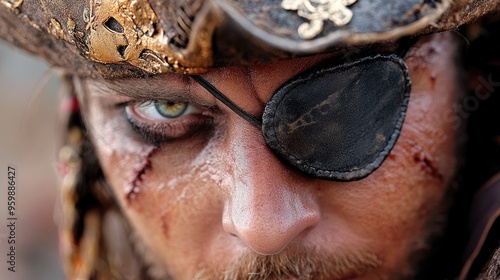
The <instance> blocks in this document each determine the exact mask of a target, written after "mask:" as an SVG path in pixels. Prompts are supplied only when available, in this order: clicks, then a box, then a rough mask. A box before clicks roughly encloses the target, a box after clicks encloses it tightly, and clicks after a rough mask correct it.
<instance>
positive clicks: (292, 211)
mask: <svg viewBox="0 0 500 280" xmlns="http://www.w3.org/2000/svg"><path fill="white" fill-rule="evenodd" d="M242 122H243V123H242ZM231 131H232V132H231V133H230V136H228V141H227V143H229V144H228V151H229V152H230V153H232V155H231V156H230V158H233V159H234V161H233V176H234V177H233V185H232V186H231V187H230V190H229V198H228V199H227V201H226V203H225V206H224V212H223V226H224V229H225V230H226V231H227V232H228V233H231V234H232V235H235V236H237V237H238V238H240V239H241V240H242V241H243V242H244V243H245V244H246V245H247V246H248V247H250V248H251V249H252V250H254V251H255V252H257V253H260V254H266V255H268V254H275V253H278V252H280V251H281V250H282V249H283V248H285V247H286V246H287V245H288V244H290V243H291V242H292V241H294V240H295V239H297V238H300V237H301V236H302V235H305V234H306V232H308V230H309V229H311V228H313V227H314V226H315V225H316V224H317V223H318V221H319V218H320V211H319V206H318V204H317V201H316V199H315V197H314V195H313V192H312V189H311V188H310V187H308V186H306V185H307V181H309V180H310V179H305V178H303V177H302V176H300V175H297V174H295V172H293V171H291V170H290V169H289V167H287V166H285V165H283V164H282V163H281V162H280V161H279V159H277V158H276V156H275V155H274V154H273V153H272V152H271V151H270V150H269V148H268V147H267V146H266V144H265V143H264V140H263V139H262V138H263V137H262V133H261V132H260V131H259V130H258V129H257V128H255V127H254V126H252V125H250V124H248V123H244V121H241V122H239V124H238V125H235V127H234V129H232V130H231ZM228 156H229V155H228Z"/></svg>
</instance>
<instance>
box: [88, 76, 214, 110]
mask: <svg viewBox="0 0 500 280" xmlns="http://www.w3.org/2000/svg"><path fill="white" fill-rule="evenodd" d="M171 75H172V74H171ZM172 77H173V76H172ZM172 77H167V78H166V77H165V76H159V77H152V78H142V79H138V78H130V79H117V80H89V81H88V83H90V84H91V85H92V87H94V88H96V89H97V90H99V92H100V93H105V94H109V95H114V96H124V97H129V98H132V99H135V100H140V101H149V100H166V101H171V102H189V103H193V104H197V105H200V106H205V107H211V106H214V105H215V98H213V97H212V96H211V95H210V94H209V93H207V97H208V98H203V97H201V96H198V95H197V94H194V93H193V92H192V91H191V83H194V80H191V78H190V77H188V76H180V75H179V76H177V77H176V79H172ZM190 80H191V81H190Z"/></svg>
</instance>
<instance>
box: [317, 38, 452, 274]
mask: <svg viewBox="0 0 500 280" xmlns="http://www.w3.org/2000/svg"><path fill="white" fill-rule="evenodd" d="M426 48H427V49H426ZM429 48H430V50H429ZM423 49H424V50H422V51H425V55H424V54H422V55H421V56H417V55H418V54H414V56H413V59H410V60H408V61H407V63H408V66H409V69H410V74H411V77H412V82H413V85H412V93H411V98H410V103H409V108H408V111H407V116H406V119H405V123H404V126H403V129H402V131H401V134H400V137H399V139H398V141H397V142H396V145H395V147H394V149H393V150H392V151H391V153H390V155H389V156H388V158H387V159H386V160H385V161H384V163H383V164H382V165H381V167H380V168H379V169H377V170H376V171H375V172H374V173H373V174H371V175H370V176H368V177H367V178H365V179H363V180H360V181H356V182H350V183H344V185H343V186H339V187H331V188H326V187H325V188H324V189H323V192H325V193H324V195H323V197H325V199H324V201H323V202H322V203H323V205H324V208H323V209H324V210H323V211H322V212H323V213H327V212H328V211H330V213H333V214H327V215H330V216H327V217H328V218H329V219H330V220H336V221H337V222H339V221H340V222H341V223H342V225H344V226H343V227H339V226H337V227H335V225H333V226H330V228H329V229H328V230H330V231H333V232H344V234H339V235H338V236H356V235H357V236H359V237H361V238H364V239H365V240H370V241H369V242H370V243H371V244H372V245H373V246H375V247H377V248H382V249H380V250H381V251H387V252H388V251H389V250H392V251H391V253H390V254H388V258H390V260H388V261H389V262H392V263H393V264H395V263H396V262H397V257H398V256H399V257H401V259H405V258H407V257H408V256H407V255H406V254H407V250H408V249H409V247H408V245H412V244H413V245H414V246H420V245H422V243H421V242H420V241H421V240H425V237H426V236H427V234H429V233H430V230H433V229H434V228H429V222H430V221H434V218H436V219H437V217H435V216H436V215H437V214H438V213H440V212H441V211H442V210H443V208H444V207H445V206H443V203H444V197H445V194H446V193H447V189H448V187H449V186H450V184H451V182H452V179H453V177H454V175H455V169H456V145H457V144H456V135H457V131H456V127H455V125H454V123H453V122H451V121H450V120H449V119H448V118H446V117H445V115H444V114H446V111H447V110H452V109H453V105H454V104H455V100H456V97H457V94H458V93H457V88H456V84H457V83H456V82H457V80H456V77H457V73H456V72H455V71H450V69H456V66H455V65H454V64H453V63H452V62H453V59H452V55H453V51H450V48H436V47H435V45H434V43H433V42H431V43H429V44H428V45H426V46H425V47H424V48H423ZM429 52H432V53H434V55H429ZM447 52H449V53H451V54H450V55H447V54H446V53H447ZM436 57H440V59H439V60H437V59H435V58H436ZM332 209H335V211H331V210H332ZM332 224H333V223H332ZM332 238H333V237H332ZM419 242H420V243H419ZM415 244H417V245H415Z"/></svg>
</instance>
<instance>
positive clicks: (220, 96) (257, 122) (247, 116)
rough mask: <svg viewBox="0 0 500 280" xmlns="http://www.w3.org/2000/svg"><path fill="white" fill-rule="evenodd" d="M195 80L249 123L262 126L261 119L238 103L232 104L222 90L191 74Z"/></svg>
mask: <svg viewBox="0 0 500 280" xmlns="http://www.w3.org/2000/svg"><path fill="white" fill-rule="evenodd" d="M191 77H192V78H193V79H194V80H195V81H196V82H198V83H199V84H200V85H201V86H202V87H204V88H205V89H206V90H207V91H208V92H210V93H211V94H212V95H213V96H214V97H215V98H217V99H218V100H219V101H220V102H222V103H224V105H226V106H227V107H229V109H231V110H232V111H233V112H235V113H236V114H237V115H238V116H240V117H242V118H243V119H245V120H246V121H248V122H249V123H251V124H253V125H255V126H256V127H258V128H261V127H262V120H260V119H257V118H256V117H254V116H252V115H250V114H249V113H247V112H246V111H245V110H243V109H241V108H240V107H239V106H238V105H236V104H234V102H233V101H231V100H230V99H229V98H227V97H226V96H225V95H224V94H222V92H220V91H219V90H218V89H216V88H215V87H214V86H213V85H212V84H210V83H209V82H208V81H207V80H205V79H203V78H202V77H201V76H199V75H193V76H191Z"/></svg>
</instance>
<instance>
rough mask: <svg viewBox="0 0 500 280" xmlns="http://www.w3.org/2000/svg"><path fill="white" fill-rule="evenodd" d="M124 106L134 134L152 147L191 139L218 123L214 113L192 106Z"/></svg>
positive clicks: (154, 103) (168, 103) (148, 103)
mask: <svg viewBox="0 0 500 280" xmlns="http://www.w3.org/2000/svg"><path fill="white" fill-rule="evenodd" d="M122 106H123V113H124V115H125V118H126V119H127V121H128V123H129V124H130V126H131V128H132V130H133V131H134V132H135V133H136V134H137V135H139V136H140V137H141V138H142V140H143V141H144V142H146V143H149V144H155V145H160V144H162V143H165V142H169V141H173V140H177V139H182V138H185V137H189V136H191V135H192V134H193V133H195V132H196V131H198V130H200V129H202V128H207V127H210V126H212V125H213V122H214V117H213V114H212V113H211V112H210V109H206V108H203V109H199V108H196V107H195V106H193V105H191V104H190V103H188V102H172V101H166V100H150V101H145V102H130V103H126V104H123V105H122Z"/></svg>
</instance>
